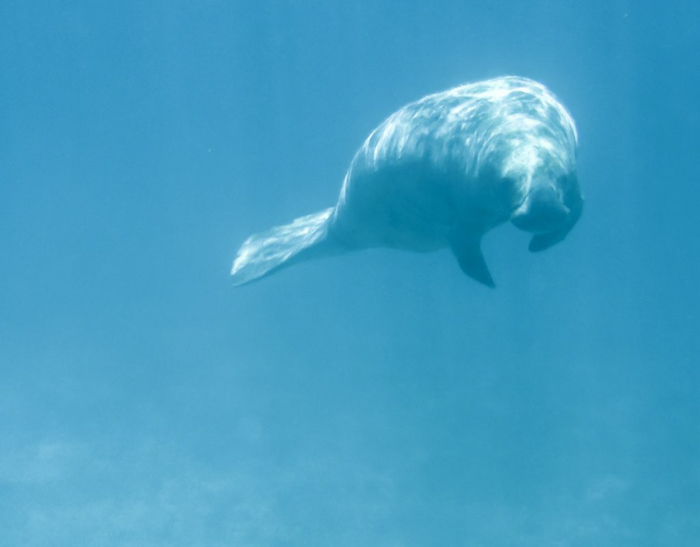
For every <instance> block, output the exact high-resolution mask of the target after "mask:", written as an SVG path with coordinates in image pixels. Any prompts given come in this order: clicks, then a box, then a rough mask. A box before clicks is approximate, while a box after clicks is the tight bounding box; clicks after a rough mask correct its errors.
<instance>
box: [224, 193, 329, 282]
mask: <svg viewBox="0 0 700 547" xmlns="http://www.w3.org/2000/svg"><path fill="white" fill-rule="evenodd" d="M333 209H334V208H333V207H331V208H330V209H326V210H324V211H321V212H319V213H314V214H313V215H307V216H304V217H301V218H297V219H296V220H294V221H293V222H292V223H291V224H286V225H284V226H276V227H275V228H272V229H270V230H267V231H266V232H261V233H259V234H255V235H252V236H250V237H249V238H248V239H247V240H246V241H245V242H244V243H243V245H241V248H240V249H238V255H237V256H236V260H234V262H233V268H232V269H231V277H232V279H233V284H234V285H245V284H246V283H250V282H251V281H255V280H257V279H261V278H263V277H266V276H268V275H270V274H272V273H275V272H277V271H278V270H281V269H282V268H286V267H287V266H291V265H292V264H297V263H298V262H303V261H305V260H310V259H313V258H320V257H324V256H331V255H335V254H340V253H341V252H343V249H342V248H341V247H340V246H339V245H336V244H335V243H333V241H331V240H330V239H329V237H328V224H329V222H330V218H331V215H332V213H333Z"/></svg>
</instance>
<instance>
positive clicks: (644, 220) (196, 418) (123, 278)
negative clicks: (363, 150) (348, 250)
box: [0, 0, 700, 547]
mask: <svg viewBox="0 0 700 547" xmlns="http://www.w3.org/2000/svg"><path fill="white" fill-rule="evenodd" d="M699 21H700V4H699V3H697V2H692V1H691V0H668V1H663V2H662V1H660V0H658V1H622V0H617V1H615V0H614V1H598V0H593V1H583V0H578V1H573V0H571V1H561V0H556V1H555V0H530V1H522V2H521V1H515V0H510V1H499V0H494V1H483V2H476V1H456V0H453V1H447V0H445V1H441V0H435V1H430V2H428V1H425V0H407V1H402V2H398V1H396V2H392V1H389V0H383V1H379V0H352V1H349V2H340V1H332V0H324V1H322V0H278V1H269V0H262V1H261V0H258V1H252V0H246V1H244V0H233V1H224V0H199V1H182V0H169V1H167V2H166V1H163V0H154V1H150V2H137V1H135V0H122V1H120V2H88V1H86V0H83V1H77V0H76V1H58V0H41V1H40V0H27V1H23V2H19V1H12V0H4V1H3V2H2V3H0V74H1V78H0V373H1V376H0V377H1V380H0V545H7V546H14V545H17V546H19V545H21V546H23V547H32V546H43V545H50V546H52V547H58V546H71V547H72V546H75V545H91V546H135V547H136V546H138V547H149V546H183V547H184V546H188V547H189V546H198V545H201V546H207V547H217V546H236V547H266V546H304V547H306V546H338V547H345V546H377V547H404V546H405V547H419V546H420V547H422V546H442V545H465V546H474V547H500V546H523V547H543V546H544V547H549V546H552V547H553V546H581V547H583V546H591V545H595V546H597V547H607V546H610V547H613V546H615V547H620V546H635V547H637V546H649V547H652V546H660V545H669V546H674V547H685V546H695V545H697V544H698V543H697V542H698V538H699V537H700V426H699V425H698V424H699V423H700V420H699V418H700V372H699V363H700V357H699V355H700V288H699V283H698V280H699V279H700V241H699V240H700V229H699V228H700V222H699V221H698V217H699V215H698V212H697V211H698V203H700V178H699V177H698V154H699V152H700V146H699V145H700V138H699V135H700V132H699V131H698V127H700V106H699V102H700V95H699V94H698V89H699V88H700V71H699V70H698V68H699V67H700V26H699ZM505 74H516V75H521V76H526V77H530V78H534V79H536V80H538V81H540V82H542V83H544V84H545V85H546V86H548V87H549V88H550V89H551V90H552V91H553V92H554V93H555V94H556V95H557V96H558V97H559V99H560V100H561V101H562V102H563V103H564V104H565V105H566V107H567V108H568V109H569V111H570V112H571V113H572V115H573V117H574V119H575V120H576V122H577V125H578V131H579V142H580V147H579V180H580V183H581V187H582V189H583V192H584V195H585V196H586V209H585V211H584V214H583V217H582V219H581V221H580V222H579V224H578V225H577V226H576V227H575V228H574V230H573V231H572V233H571V234H570V235H569V237H568V238H567V239H566V241H564V242H563V243H562V244H561V245H557V246H556V247H554V248H552V249H551V250H549V251H547V252H545V253H542V254H537V255H533V254H531V253H528V251H527V242H528V236H527V234H525V233H523V232H520V231H518V230H516V229H515V228H513V227H512V226H503V227H501V228H499V229H497V230H495V231H493V232H491V233H490V234H489V235H488V236H487V237H486V239H485V241H484V252H485V255H486V257H487V261H488V263H489V265H490V267H491V271H492V273H493V274H494V278H495V280H496V283H497V288H496V289H495V290H489V289H486V288H484V287H483V286H481V285H479V284H477V283H475V282H474V281H472V280H470V279H469V278H467V277H466V276H465V275H464V274H462V272H461V271H460V270H459V267H458V266H457V264H456V262H455V260H454V259H453V257H452V256H451V254H450V253H449V252H448V251H444V252H438V253H434V254H425V255H423V254H411V253H402V252H398V251H391V250H381V249H378V250H372V251H366V252H363V253H356V254H352V255H347V256H344V257H339V258H333V259H328V260H324V261H318V262H310V263H306V264H302V265H299V266H295V267H294V268H290V269H289V270H285V271H283V272H281V273H279V274H277V275H275V276H273V277H271V278H269V279H265V280H263V281H261V282H259V283H256V284H253V285H250V286H246V287H241V288H233V287H231V286H230V280H229V270H230V267H231V262H232V260H233V258H234V256H235V252H236V249H237V248H238V246H239V245H240V244H241V243H242V241H243V240H244V239H245V238H246V237H248V236H249V235H250V234H252V233H254V232H257V231H260V230H264V229H267V228H269V227H270V226H273V225H279V224H284V223H286V222H289V221H291V220H292V219H293V218H295V217H298V216H301V215H304V214H308V213H313V212H315V211H318V210H321V209H323V208H326V207H329V206H332V205H333V204H334V203H335V201H336V199H337V196H338V192H339V190H340V186H341V183H342V179H343V176H344V173H345V169H346V168H347V166H348V164H349V162H350V160H351V158H352V156H353V154H354V152H355V150H356V149H357V148H358V147H359V146H360V145H361V144H362V142H363V140H364V139H365V137H366V136H367V135H368V134H369V132H370V131H371V130H372V129H373V128H374V127H376V126H377V125H378V124H379V123H380V122H381V121H382V120H383V119H384V118H385V117H386V116H388V115H389V114H390V113H392V112H393V111H395V110H396V109H397V108H399V107H400V106H402V105H404V104H406V103H408V102H411V101H414V100H416V99H418V98H420V97H422V96H424V95H426V94H428V93H432V92H436V91H441V90H444V89H447V88H449V87H452V86H456V85H459V84H462V83H466V82H473V81H478V80H482V79H486V78H490V77H495V76H500V75H505Z"/></svg>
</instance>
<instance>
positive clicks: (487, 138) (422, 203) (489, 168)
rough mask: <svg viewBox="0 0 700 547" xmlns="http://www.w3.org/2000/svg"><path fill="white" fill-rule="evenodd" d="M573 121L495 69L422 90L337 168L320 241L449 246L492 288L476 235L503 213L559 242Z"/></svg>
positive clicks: (576, 205) (573, 215) (538, 247)
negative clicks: (340, 178) (336, 188)
mask: <svg viewBox="0 0 700 547" xmlns="http://www.w3.org/2000/svg"><path fill="white" fill-rule="evenodd" d="M576 139H577V137H576V128H575V126H574V122H573V120H572V118H571V116H570V115H569V114H568V112H567V111H566V110H565V109H564V107H563V106H562V105H561V104H560V103H559V102H558V101H557V99H556V98H555V97H554V96H553V95H552V94H551V93H550V92H549V91H548V90H547V89H546V88H545V87H544V86H542V85H541V84H539V83H537V82H534V81H532V80H528V79H524V78H517V77H504V78H497V79H494V80H488V81H485V82H479V83H475V84H469V85H464V86H461V87H457V88H454V89H451V90H449V91H445V92H443V93H437V94H434V95H429V96H427V97H425V98H423V99H421V100H420V101H418V102H415V103H412V104H409V105H407V106H405V107H404V108H402V109H400V110H399V111H398V112H396V113H395V114H393V115H392V116H390V117H389V118H388V119H387V120H386V121H385V122H384V123H382V124H381V125H380V126H379V127H378V128H377V129H376V130H375V131H373V132H372V134H371V135H370V136H369V137H368V138H367V140H366V141H365V143H364V145H363V146H362V147H361V148H360V150H359V151H358V152H357V154H356V155H355V157H354V159H353V161H352V164H351V166H350V169H349V170H348V172H347V175H346V177H345V181H344V184H343V188H342V191H341V195H340V199H339V201H338V204H337V205H336V207H335V209H334V210H333V213H332V215H331V218H330V225H329V228H328V229H329V237H330V238H331V239H333V240H334V241H336V242H338V243H342V244H343V245H345V246H347V247H348V248H350V249H351V248H368V247H393V248H398V249H405V250H411V251H432V250H437V249H440V248H443V247H446V246H449V247H450V248H451V249H452V251H453V253H454V255H455V257H456V258H457V260H458V262H459V265H460V267H461V268H462V270H463V271H464V272H465V273H466V274H467V275H469V276H470V277H472V278H473V279H475V280H477V281H479V282H481V283H483V284H485V285H488V286H491V287H493V286H494V282H493V279H492V277H491V274H490V273H489V270H488V267H487V266H486V262H485V261H484V257H483V255H482V253H481V239H482V237H483V235H484V234H485V233H486V232H488V231H489V230H491V229H492V228H494V227H496V226H498V225H499V224H502V223H505V222H507V221H509V220H510V221H512V222H513V224H514V225H515V226H517V227H518V228H520V229H522V230H526V231H528V232H531V233H532V234H533V237H532V239H531V241H530V246H529V249H530V250H531V251H533V252H537V251H542V250H544V249H547V248H549V247H551V246H552V245H554V244H555V243H558V242H559V241H561V240H562V239H564V237H566V234H567V233H568V232H569V231H570V230H571V228H572V227H573V226H574V224H576V221H577V220H578V219H579V217H580V216H581V212H582V209H583V197H582V196H581V192H580V189H579V185H578V180H577V176H576Z"/></svg>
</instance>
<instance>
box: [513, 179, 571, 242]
mask: <svg viewBox="0 0 700 547" xmlns="http://www.w3.org/2000/svg"><path fill="white" fill-rule="evenodd" d="M569 214H570V211H569V208H568V207H567V206H566V205H564V202H563V201H562V198H561V193H560V192H559V190H557V188H556V186H554V185H553V184H550V183H544V184H537V185H535V186H533V187H532V188H531V189H530V191H529V192H528V193H527V195H526V196H525V199H524V200H523V202H522V203H521V204H520V206H519V207H518V208H517V209H516V210H515V211H514V212H513V214H512V216H511V221H512V222H513V224H514V225H515V226H516V227H517V228H520V229H521V230H525V231H526V232H530V233H533V234H544V233H549V232H556V231H557V230H560V229H561V228H562V227H563V226H565V225H566V222H567V219H568V217H569Z"/></svg>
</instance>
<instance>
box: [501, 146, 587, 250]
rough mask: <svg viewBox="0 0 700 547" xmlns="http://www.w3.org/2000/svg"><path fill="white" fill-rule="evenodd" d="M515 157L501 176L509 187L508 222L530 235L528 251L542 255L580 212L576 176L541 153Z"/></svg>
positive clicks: (568, 229)
mask: <svg viewBox="0 0 700 547" xmlns="http://www.w3.org/2000/svg"><path fill="white" fill-rule="evenodd" d="M523 155H524V156H525V160H526V161H523ZM519 156H520V158H515V160H514V161H513V162H512V163H511V165H510V166H509V168H507V169H506V170H505V172H504V175H505V176H506V177H507V179H508V180H510V181H511V183H512V187H513V192H512V194H511V195H512V196H513V201H512V212H511V215H510V220H511V222H512V223H513V224H514V225H515V226H516V227H517V228H520V229H521V230H524V231H526V232H530V233H532V234H533V236H532V239H531V240H530V245H529V249H530V251H532V252H537V251H543V250H544V249H547V248H549V247H551V246H552V245H554V244H555V243H558V242H560V241H561V240H562V239H564V238H565V237H566V234H568V233H569V231H570V230H571V229H572V228H573V227H574V225H575V224H576V222H577V221H578V219H579V217H580V216H581V212H582V211H583V197H582V196H581V191H580V189H579V185H578V179H577V176H576V172H575V171H574V170H573V169H571V168H567V166H566V164H563V163H562V162H560V161H556V160H557V159H558V158H553V157H551V156H550V154H547V153H542V150H539V151H534V152H533V151H530V153H528V152H527V151H526V152H525V154H522V153H520V154H519Z"/></svg>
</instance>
